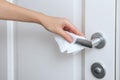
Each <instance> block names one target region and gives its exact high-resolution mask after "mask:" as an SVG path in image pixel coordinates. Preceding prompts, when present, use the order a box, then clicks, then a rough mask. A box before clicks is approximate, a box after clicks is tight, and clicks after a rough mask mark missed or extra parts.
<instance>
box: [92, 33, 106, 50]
mask: <svg viewBox="0 0 120 80" xmlns="http://www.w3.org/2000/svg"><path fill="white" fill-rule="evenodd" d="M96 38H99V39H100V40H101V42H100V43H99V44H98V45H97V46H95V48H97V49H101V48H103V47H104V46H105V44H106V41H105V39H104V37H103V36H102V34H101V33H95V34H93V35H92V37H91V40H93V39H96Z"/></svg>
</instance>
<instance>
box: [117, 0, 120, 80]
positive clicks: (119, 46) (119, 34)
mask: <svg viewBox="0 0 120 80" xmlns="http://www.w3.org/2000/svg"><path fill="white" fill-rule="evenodd" d="M116 80H120V0H116Z"/></svg>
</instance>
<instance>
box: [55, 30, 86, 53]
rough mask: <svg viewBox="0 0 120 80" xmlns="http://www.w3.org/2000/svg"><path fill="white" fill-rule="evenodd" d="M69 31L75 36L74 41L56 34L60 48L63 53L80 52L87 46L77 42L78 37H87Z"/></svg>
mask: <svg viewBox="0 0 120 80" xmlns="http://www.w3.org/2000/svg"><path fill="white" fill-rule="evenodd" d="M67 33H68V34H69V35H71V36H72V37H73V42H72V43H69V42H67V41H66V40H65V39H64V38H62V37H61V36H59V35H56V36H55V40H56V42H57V44H58V46H59V48H60V51H61V53H64V52H66V53H68V54H69V53H78V52H80V51H81V50H82V49H84V48H85V47H84V46H82V45H80V44H76V43H75V42H76V40H77V39H78V38H80V39H81V38H82V39H86V38H85V37H82V36H78V35H75V34H73V33H70V32H67Z"/></svg>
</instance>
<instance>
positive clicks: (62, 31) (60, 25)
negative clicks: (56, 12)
mask: <svg viewBox="0 0 120 80" xmlns="http://www.w3.org/2000/svg"><path fill="white" fill-rule="evenodd" d="M41 24H42V25H43V26H44V27H45V28H46V29H47V30H48V31H51V32H53V33H56V34H58V35H60V36H61V37H63V38H64V39H66V40H67V41H68V42H72V41H73V38H72V37H71V36H70V35H69V34H67V33H66V31H68V32H72V33H74V34H77V35H79V36H83V34H82V33H81V32H79V30H78V29H77V28H76V27H75V26H74V25H73V24H71V22H69V21H68V20H67V19H65V18H58V17H51V16H46V17H45V18H44V19H43V21H42V23H41Z"/></svg>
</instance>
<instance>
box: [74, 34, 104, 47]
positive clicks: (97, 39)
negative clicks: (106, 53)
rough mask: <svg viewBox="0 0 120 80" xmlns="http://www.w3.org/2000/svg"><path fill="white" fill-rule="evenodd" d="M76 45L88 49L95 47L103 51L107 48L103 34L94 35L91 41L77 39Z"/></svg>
mask: <svg viewBox="0 0 120 80" xmlns="http://www.w3.org/2000/svg"><path fill="white" fill-rule="evenodd" d="M75 43H76V44H80V45H82V46H85V47H88V48H93V47H95V48H98V49H101V48H103V47H104V46H105V44H106V41H105V38H104V37H103V36H102V34H101V33H94V34H93V35H92V37H91V40H87V39H80V38H78V39H76V41H75Z"/></svg>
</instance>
